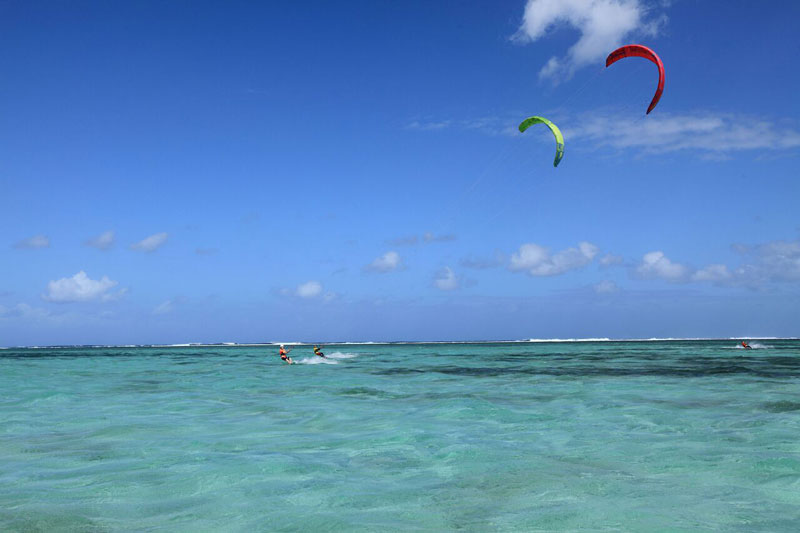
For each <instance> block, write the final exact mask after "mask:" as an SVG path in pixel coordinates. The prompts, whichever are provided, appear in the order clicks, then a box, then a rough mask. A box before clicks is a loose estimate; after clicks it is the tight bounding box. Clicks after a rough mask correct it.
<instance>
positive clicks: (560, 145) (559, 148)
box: [519, 117, 564, 167]
mask: <svg viewBox="0 0 800 533" xmlns="http://www.w3.org/2000/svg"><path fill="white" fill-rule="evenodd" d="M533 124H546V125H547V127H548V128H550V131H552V132H553V136H554V137H555V138H556V159H555V161H553V166H554V167H557V166H558V163H559V162H560V161H561V158H562V157H564V136H563V135H561V130H560V129H558V126H556V125H555V124H553V123H552V122H550V121H549V120H547V119H546V118H543V117H528V118H526V119H525V120H523V121H522V123H521V124H520V125H519V131H520V133H522V132H524V131H525V130H527V129H528V128H529V127H530V126H532V125H533Z"/></svg>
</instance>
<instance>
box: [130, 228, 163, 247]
mask: <svg viewBox="0 0 800 533" xmlns="http://www.w3.org/2000/svg"><path fill="white" fill-rule="evenodd" d="M168 236H169V235H168V234H167V233H166V232H161V233H156V234H154V235H150V236H149V237H145V238H144V239H142V240H141V241H139V242H137V243H134V244H131V250H137V251H140V252H154V251H156V250H158V249H159V248H161V247H162V246H163V245H164V243H165V242H167V237H168Z"/></svg>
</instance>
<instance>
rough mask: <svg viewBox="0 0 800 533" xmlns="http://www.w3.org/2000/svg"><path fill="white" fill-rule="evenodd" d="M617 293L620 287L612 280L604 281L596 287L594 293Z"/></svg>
mask: <svg viewBox="0 0 800 533" xmlns="http://www.w3.org/2000/svg"><path fill="white" fill-rule="evenodd" d="M617 291H619V287H618V286H617V284H616V283H614V282H613V281H611V280H610V279H604V280H603V281H601V282H600V283H597V284H595V285H594V292H596V293H597V294H611V293H614V292H617Z"/></svg>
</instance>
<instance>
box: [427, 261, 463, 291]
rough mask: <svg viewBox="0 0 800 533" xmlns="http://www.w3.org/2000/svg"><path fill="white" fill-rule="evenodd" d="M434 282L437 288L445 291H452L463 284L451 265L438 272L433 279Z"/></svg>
mask: <svg viewBox="0 0 800 533" xmlns="http://www.w3.org/2000/svg"><path fill="white" fill-rule="evenodd" d="M433 284H434V285H435V286H436V288H437V289H440V290H443V291H452V290H455V289H457V288H459V286H460V285H461V283H460V282H459V279H458V276H456V274H455V272H453V269H452V268H450V267H444V268H443V269H441V270H440V271H439V272H437V273H436V276H435V277H434V279H433Z"/></svg>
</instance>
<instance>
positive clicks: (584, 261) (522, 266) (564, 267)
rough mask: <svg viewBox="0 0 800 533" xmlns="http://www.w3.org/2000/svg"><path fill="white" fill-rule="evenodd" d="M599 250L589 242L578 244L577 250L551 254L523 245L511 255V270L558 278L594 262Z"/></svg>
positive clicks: (540, 248)
mask: <svg viewBox="0 0 800 533" xmlns="http://www.w3.org/2000/svg"><path fill="white" fill-rule="evenodd" d="M598 251H599V250H598V248H597V246H595V245H594V244H592V243H589V242H585V241H584V242H580V243H578V247H577V248H567V249H565V250H561V251H560V252H556V253H555V254H552V255H551V254H550V250H549V249H547V248H545V247H543V246H539V245H538V244H533V243H529V244H523V245H522V246H520V247H519V251H517V252H514V253H513V254H511V261H510V263H509V266H508V268H509V270H512V271H515V272H517V271H522V270H524V271H527V272H528V274H530V275H531V276H557V275H559V274H563V273H565V272H568V271H570V270H574V269H576V268H581V267H583V266H586V265H588V264H589V263H591V262H592V259H594V257H595V256H596V255H597V253H598Z"/></svg>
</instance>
